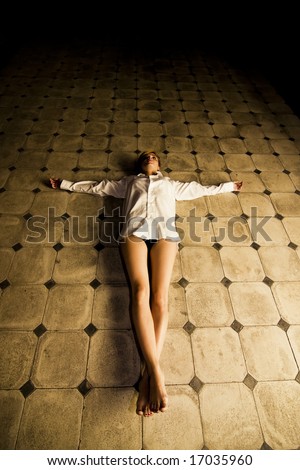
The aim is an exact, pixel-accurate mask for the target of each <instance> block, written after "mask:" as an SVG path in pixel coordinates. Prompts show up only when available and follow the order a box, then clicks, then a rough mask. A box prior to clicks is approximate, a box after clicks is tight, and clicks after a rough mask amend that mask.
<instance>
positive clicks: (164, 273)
mask: <svg viewBox="0 0 300 470" xmlns="http://www.w3.org/2000/svg"><path fill="white" fill-rule="evenodd" d="M177 252H178V245H177V243H175V242H172V241H167V240H159V241H158V242H157V244H156V245H154V246H153V248H152V250H151V251H150V259H151V312H152V318H153V322H154V330H155V338H156V352H157V355H158V359H159V358H160V355H161V352H162V349H163V345H164V341H165V336H166V331H167V327H168V315H169V312H168V296H169V285H170V281H171V276H172V270H173V266H174V261H175V258H176V254H177ZM149 403H150V410H152V411H156V412H157V411H165V410H166V408H167V394H166V390H165V385H164V377H163V374H162V372H160V374H159V375H158V376H157V375H156V374H153V375H152V376H150V389H149Z"/></svg>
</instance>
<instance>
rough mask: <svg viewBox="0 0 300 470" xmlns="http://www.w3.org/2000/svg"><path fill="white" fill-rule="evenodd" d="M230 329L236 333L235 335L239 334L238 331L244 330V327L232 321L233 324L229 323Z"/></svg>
mask: <svg viewBox="0 0 300 470" xmlns="http://www.w3.org/2000/svg"><path fill="white" fill-rule="evenodd" d="M230 327H231V328H232V329H233V330H234V331H235V332H236V333H239V332H240V331H242V329H243V328H244V326H243V325H242V324H241V323H240V322H239V321H237V320H233V322H232V323H231V325H230Z"/></svg>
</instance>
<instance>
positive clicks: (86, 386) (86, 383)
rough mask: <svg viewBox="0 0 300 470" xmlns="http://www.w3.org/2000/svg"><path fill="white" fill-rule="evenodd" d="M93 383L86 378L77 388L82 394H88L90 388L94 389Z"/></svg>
mask: <svg viewBox="0 0 300 470" xmlns="http://www.w3.org/2000/svg"><path fill="white" fill-rule="evenodd" d="M92 388H93V387H92V385H91V384H90V383H89V381H88V380H87V379H84V380H83V381H82V382H81V384H79V385H78V387H77V390H78V391H79V392H80V393H81V395H82V396H84V397H85V396H86V395H87V394H88V393H89V391H90V390H92Z"/></svg>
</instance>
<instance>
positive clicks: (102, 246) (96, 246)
mask: <svg viewBox="0 0 300 470" xmlns="http://www.w3.org/2000/svg"><path fill="white" fill-rule="evenodd" d="M100 217H101V216H99V217H98V219H100ZM104 219H105V216H104ZM94 248H95V250H97V251H102V250H104V248H105V245H102V243H100V242H99V243H97V245H95V246H94Z"/></svg>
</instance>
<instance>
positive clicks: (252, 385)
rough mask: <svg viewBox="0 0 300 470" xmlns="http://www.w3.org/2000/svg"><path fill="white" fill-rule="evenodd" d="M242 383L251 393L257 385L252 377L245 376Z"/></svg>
mask: <svg viewBox="0 0 300 470" xmlns="http://www.w3.org/2000/svg"><path fill="white" fill-rule="evenodd" d="M243 383H244V384H245V385H246V387H248V388H249V389H250V390H251V391H253V390H254V388H255V387H256V385H257V380H255V378H254V377H252V375H250V374H247V375H246V377H245V378H244V380H243Z"/></svg>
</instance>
